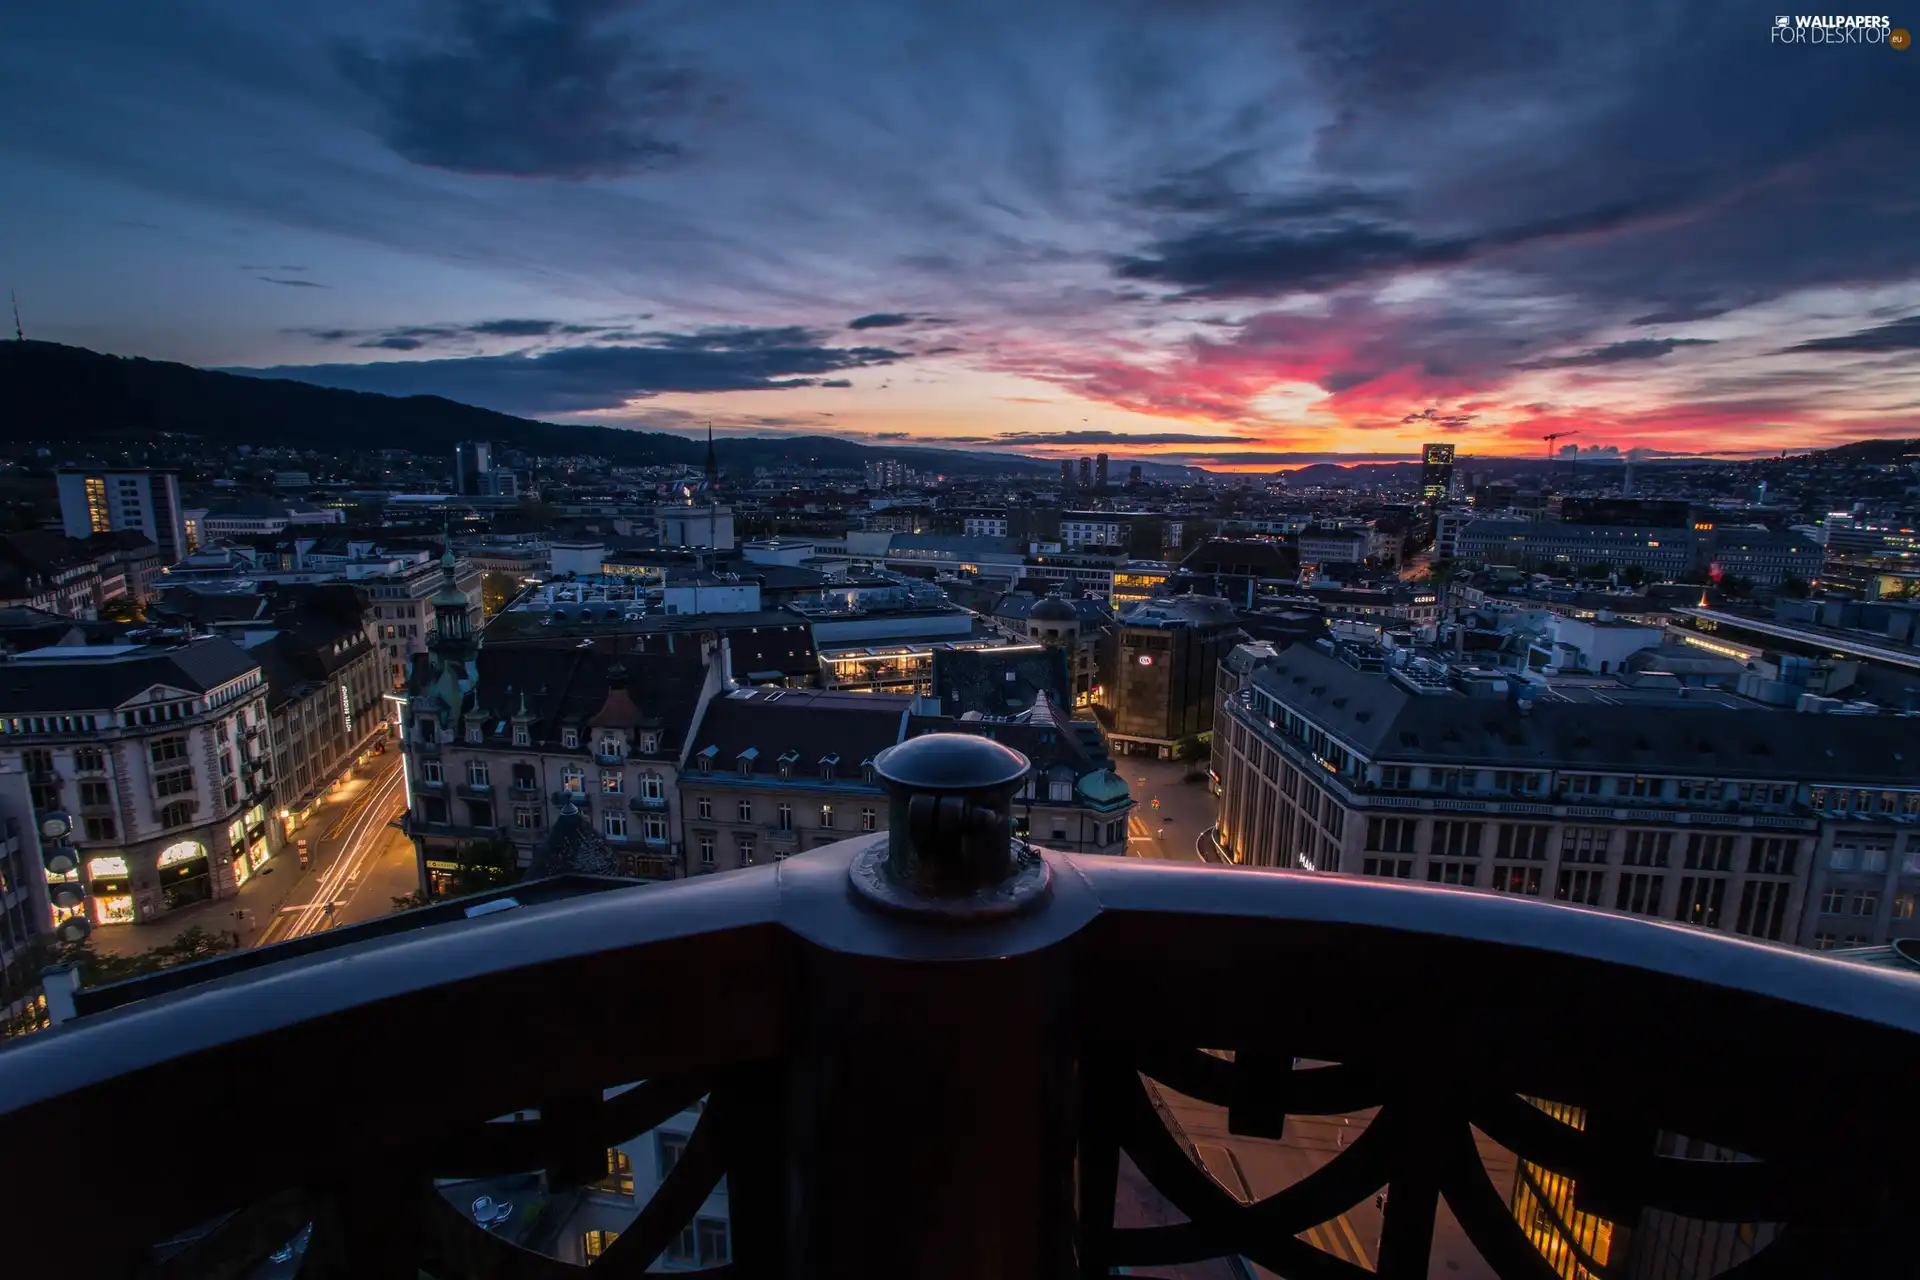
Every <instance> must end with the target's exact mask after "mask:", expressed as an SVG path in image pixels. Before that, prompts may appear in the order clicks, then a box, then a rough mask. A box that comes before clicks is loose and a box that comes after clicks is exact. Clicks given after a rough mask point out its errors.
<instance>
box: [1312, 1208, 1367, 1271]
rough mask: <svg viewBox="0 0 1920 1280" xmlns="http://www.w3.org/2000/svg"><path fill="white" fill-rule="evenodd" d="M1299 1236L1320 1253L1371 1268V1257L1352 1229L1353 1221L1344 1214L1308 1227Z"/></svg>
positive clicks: (1357, 1234)
mask: <svg viewBox="0 0 1920 1280" xmlns="http://www.w3.org/2000/svg"><path fill="white" fill-rule="evenodd" d="M1299 1238H1300V1239H1302V1240H1305V1241H1306V1242H1307V1243H1308V1244H1310V1245H1312V1246H1313V1247H1314V1248H1316V1249H1318V1250H1320V1251H1321V1252H1322V1253H1330V1254H1332V1255H1333V1256H1334V1257H1336V1258H1339V1259H1340V1260H1342V1261H1343V1262H1351V1263H1353V1264H1355V1265H1356V1266H1359V1267H1363V1268H1365V1269H1366V1270H1368V1271H1371V1270H1373V1259H1371V1258H1369V1257H1367V1251H1366V1249H1365V1247H1363V1246H1362V1245H1361V1243H1360V1235H1359V1233H1358V1232H1356V1231H1355V1230H1354V1229H1353V1223H1351V1222H1349V1221H1348V1220H1347V1215H1346V1214H1344V1213H1343V1214H1341V1215H1340V1216H1339V1217H1337V1218H1334V1219H1332V1220H1331V1221H1328V1222H1323V1223H1321V1224H1320V1225H1319V1226H1315V1227H1308V1228H1307V1229H1306V1230H1305V1231H1302V1232H1301V1233H1300V1235H1299Z"/></svg>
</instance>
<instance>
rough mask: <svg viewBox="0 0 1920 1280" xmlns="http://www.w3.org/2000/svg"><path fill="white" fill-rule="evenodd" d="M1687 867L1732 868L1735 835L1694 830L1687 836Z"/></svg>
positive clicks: (1692, 869) (1713, 869)
mask: <svg viewBox="0 0 1920 1280" xmlns="http://www.w3.org/2000/svg"><path fill="white" fill-rule="evenodd" d="M1686 867H1687V870H1689V871H1730V870H1732V869H1733V837H1732V836H1710V835H1703V834H1701V833H1700V832H1697V831H1696V832H1694V833H1693V834H1692V835H1690V836H1688V837H1687V856H1686ZM1683 883H1684V881H1683ZM1694 923H1698V921H1695V922H1694Z"/></svg>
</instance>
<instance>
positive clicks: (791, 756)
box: [780, 751, 800, 778]
mask: <svg viewBox="0 0 1920 1280" xmlns="http://www.w3.org/2000/svg"><path fill="white" fill-rule="evenodd" d="M799 760H800V753H799V752H798V751H784V752H782V753H781V755H780V776H781V777H782V778H791V777H792V776H793V766H794V765H795V764H796V763H798V762H799Z"/></svg>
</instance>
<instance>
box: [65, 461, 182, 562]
mask: <svg viewBox="0 0 1920 1280" xmlns="http://www.w3.org/2000/svg"><path fill="white" fill-rule="evenodd" d="M56 484H57V486H58V489H59V493H60V523H61V526H62V529H63V531H64V532H65V533H66V535H67V536H68V537H69V538H85V537H88V536H89V535H91V534H96V533H112V532H114V531H116V530H120V529H132V530H136V531H138V532H140V533H143V534H145V535H146V536H147V537H148V538H149V539H151V540H152V541H153V542H154V544H155V545H157V546H158V547H159V548H160V554H161V556H163V557H164V558H165V560H166V562H167V563H168V564H173V563H175V562H176V561H179V560H181V559H184V558H185V557H186V554H187V552H188V551H189V550H191V549H192V548H191V547H190V546H189V545H188V542H187V526H186V513H185V512H184V511H183V510H182V508H181V506H180V478H179V477H178V476H176V475H175V474H174V473H173V472H171V471H145V470H115V471H94V470H80V469H76V470H67V471H61V472H60V473H59V474H58V476H57V477H56Z"/></svg>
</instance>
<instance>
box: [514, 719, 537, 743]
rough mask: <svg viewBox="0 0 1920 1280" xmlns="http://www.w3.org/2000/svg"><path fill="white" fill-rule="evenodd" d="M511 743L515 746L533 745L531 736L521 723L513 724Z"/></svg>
mask: <svg viewBox="0 0 1920 1280" xmlns="http://www.w3.org/2000/svg"><path fill="white" fill-rule="evenodd" d="M513 745H514V746H516V747H527V746H532V745H533V736H532V735H531V734H529V733H528V732H527V726H525V725H523V724H517V725H515V726H513Z"/></svg>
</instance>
